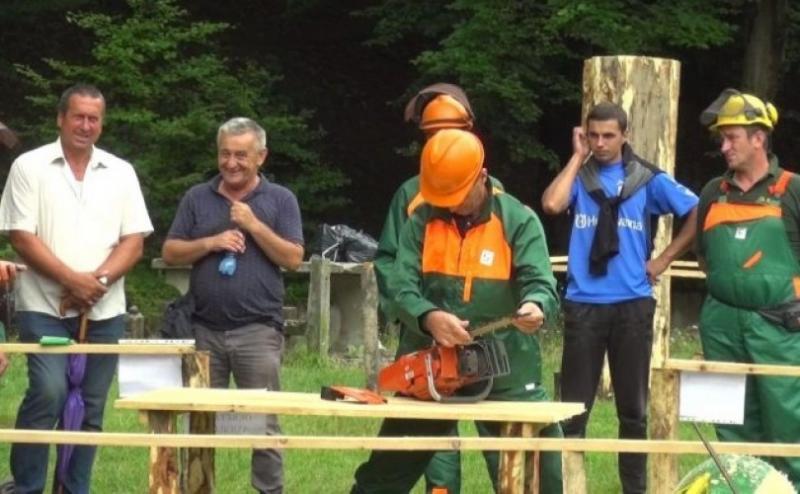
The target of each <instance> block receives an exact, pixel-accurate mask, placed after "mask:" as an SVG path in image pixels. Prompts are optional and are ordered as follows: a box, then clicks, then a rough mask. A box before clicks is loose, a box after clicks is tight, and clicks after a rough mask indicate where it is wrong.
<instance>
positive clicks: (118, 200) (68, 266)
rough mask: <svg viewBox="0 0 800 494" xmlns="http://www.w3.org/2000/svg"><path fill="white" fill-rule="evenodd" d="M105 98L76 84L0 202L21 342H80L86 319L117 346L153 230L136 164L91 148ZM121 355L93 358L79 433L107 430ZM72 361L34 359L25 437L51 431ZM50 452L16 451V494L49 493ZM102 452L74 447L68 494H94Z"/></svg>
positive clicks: (21, 416) (91, 336)
mask: <svg viewBox="0 0 800 494" xmlns="http://www.w3.org/2000/svg"><path fill="white" fill-rule="evenodd" d="M104 114H105V99H104V98H103V95H102V93H100V91H99V90H98V89H97V88H95V87H93V86H89V85H83V84H79V85H75V86H72V87H70V88H69V89H67V90H66V91H65V92H64V94H62V96H61V99H60V100H59V103H58V118H57V123H58V127H59V129H60V131H59V138H58V140H56V141H55V142H54V143H51V144H47V145H44V146H42V147H39V148H37V149H34V150H32V151H29V152H27V153H25V154H22V155H21V156H19V158H17V160H16V161H15V162H14V164H13V165H12V166H11V171H10V173H9V176H8V181H7V182H6V188H5V191H4V192H3V197H2V202H0V230H2V231H4V232H8V233H9V237H10V240H11V245H12V246H13V247H14V250H15V251H16V252H17V254H18V255H19V256H20V257H21V258H22V259H23V260H24V261H25V262H26V264H27V265H28V267H29V270H28V271H27V272H25V273H22V274H21V275H20V276H19V278H18V280H17V284H16V290H17V294H16V295H17V323H18V326H19V332H20V340H21V341H23V342H36V341H38V340H39V339H40V338H41V337H42V336H66V337H71V338H75V339H77V332H78V327H79V321H80V315H81V314H82V313H86V314H87V315H88V319H89V326H88V331H87V334H88V336H87V339H88V341H89V342H92V343H116V342H117V340H118V339H119V338H120V337H121V336H122V334H123V331H124V328H125V322H124V313H125V292H124V278H123V277H124V275H125V273H127V272H128V271H129V270H130V269H131V268H132V267H133V266H134V264H136V261H138V260H139V258H140V257H141V255H142V250H143V244H144V237H145V236H147V235H148V234H149V233H151V232H152V231H153V226H152V224H151V222H150V218H149V216H148V214H147V209H146V207H145V203H144V198H143V197H142V192H141V189H140V188H139V181H138V179H137V178H136V173H135V171H134V169H133V167H132V166H131V165H130V163H128V162H126V161H124V160H122V159H120V158H117V157H116V156H114V155H112V154H110V153H107V152H105V151H103V150H101V149H98V148H96V147H95V146H94V144H95V143H96V142H97V140H98V139H99V137H100V134H101V133H102V130H103V117H104ZM116 364H117V356H116V355H90V356H89V357H88V360H87V363H86V371H85V377H84V380H83V383H82V385H81V388H82V395H83V399H84V402H85V416H84V419H83V423H82V425H81V429H82V430H89V431H98V430H101V428H102V421H103V407H104V405H105V401H106V396H107V394H108V388H109V386H110V385H111V381H112V379H113V377H114V370H115V368H116ZM66 366H67V355H43V354H30V355H28V376H29V387H28V389H27V391H26V393H25V398H24V400H23V402H22V405H21V406H20V409H19V412H18V414H17V421H16V427H17V428H18V429H39V430H50V429H52V428H54V427H55V426H56V424H57V422H58V420H59V416H60V415H61V412H62V409H63V406H64V402H65V399H66V395H67V391H68V390H67V382H66V379H65V378H64V375H65V369H66ZM48 450H49V448H48V446H47V445H33V444H14V445H13V446H12V448H11V473H12V474H13V476H14V481H15V484H16V492H17V493H18V494H22V493H29V492H30V493H32V492H42V490H43V489H44V486H45V480H46V475H47V461H48ZM94 454H95V447H91V446H78V447H76V448H75V450H74V452H73V454H72V458H71V461H70V463H69V468H68V470H67V474H66V478H65V479H64V481H63V482H64V490H65V492H70V493H73V494H77V493H88V492H89V486H90V478H91V470H92V463H93V461H94Z"/></svg>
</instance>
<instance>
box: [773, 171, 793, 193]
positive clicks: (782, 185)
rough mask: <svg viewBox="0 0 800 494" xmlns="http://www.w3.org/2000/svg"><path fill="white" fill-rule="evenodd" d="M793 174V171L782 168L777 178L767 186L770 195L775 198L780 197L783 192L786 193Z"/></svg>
mask: <svg viewBox="0 0 800 494" xmlns="http://www.w3.org/2000/svg"><path fill="white" fill-rule="evenodd" d="M793 175H794V173H792V172H790V171H786V170H783V171H782V172H781V176H780V177H778V180H776V181H775V183H774V184H772V185H770V186H769V193H770V195H772V196H773V197H776V198H780V197H781V196H782V195H783V194H784V193H786V189H787V188H788V187H789V182H791V181H792V176H793Z"/></svg>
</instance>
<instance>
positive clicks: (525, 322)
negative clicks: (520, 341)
mask: <svg viewBox="0 0 800 494" xmlns="http://www.w3.org/2000/svg"><path fill="white" fill-rule="evenodd" d="M517 314H518V316H515V317H514V326H516V328H517V329H519V330H520V331H522V332H523V333H528V334H532V333H535V332H536V331H537V330H538V329H539V328H541V327H542V324H544V313H543V312H542V309H540V308H539V306H538V305H536V304H535V303H533V302H525V303H524V304H522V305H521V306H520V308H519V310H518V311H517Z"/></svg>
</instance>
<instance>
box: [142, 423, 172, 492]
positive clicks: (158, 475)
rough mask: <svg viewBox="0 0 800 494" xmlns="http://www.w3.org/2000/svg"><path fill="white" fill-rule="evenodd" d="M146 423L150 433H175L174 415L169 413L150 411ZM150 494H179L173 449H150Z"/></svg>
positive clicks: (157, 447) (166, 447)
mask: <svg viewBox="0 0 800 494" xmlns="http://www.w3.org/2000/svg"><path fill="white" fill-rule="evenodd" d="M147 422H148V424H149V426H150V431H151V432H153V433H156V434H164V433H166V435H169V434H171V433H174V432H175V415H174V414H172V413H170V412H161V411H151V412H149V413H148V416H147ZM149 480H150V488H149V492H150V494H178V493H180V486H179V483H178V482H179V480H180V473H179V471H178V452H177V451H176V450H175V448H173V447H168V446H153V447H151V448H150V478H149Z"/></svg>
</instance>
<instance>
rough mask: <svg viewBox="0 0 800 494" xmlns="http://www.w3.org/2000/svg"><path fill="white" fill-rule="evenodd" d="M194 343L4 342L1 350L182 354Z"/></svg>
mask: <svg viewBox="0 0 800 494" xmlns="http://www.w3.org/2000/svg"><path fill="white" fill-rule="evenodd" d="M194 351H195V347H194V345H193V344H163V345H162V344H153V345H149V344H136V343H130V344H128V343H125V344H120V345H118V344H107V343H74V344H72V345H65V346H42V345H39V344H38V343H2V344H0V352H5V353H87V354H89V353H92V354H95V353H100V354H112V353H116V354H119V355H176V354H178V355H180V354H187V353H193V352H194Z"/></svg>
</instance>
